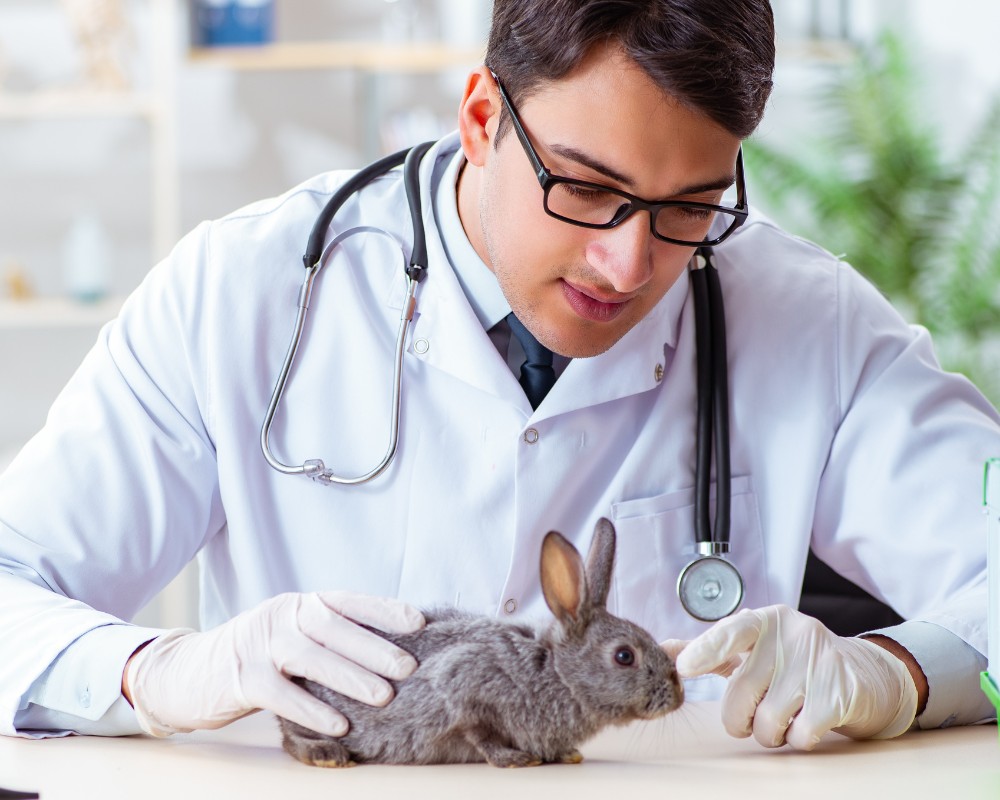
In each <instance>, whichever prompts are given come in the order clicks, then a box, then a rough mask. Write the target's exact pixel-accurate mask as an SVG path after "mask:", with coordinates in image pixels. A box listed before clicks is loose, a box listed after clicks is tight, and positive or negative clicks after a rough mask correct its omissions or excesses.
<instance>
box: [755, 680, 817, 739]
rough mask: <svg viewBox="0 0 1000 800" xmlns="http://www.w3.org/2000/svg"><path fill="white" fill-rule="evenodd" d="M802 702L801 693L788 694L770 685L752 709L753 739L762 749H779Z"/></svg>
mask: <svg viewBox="0 0 1000 800" xmlns="http://www.w3.org/2000/svg"><path fill="white" fill-rule="evenodd" d="M804 702H805V697H804V696H803V694H802V693H801V692H795V693H791V694H789V693H787V692H785V691H782V687H777V686H774V685H772V686H771V687H770V688H769V689H768V691H767V693H766V694H765V695H764V697H763V698H762V699H761V701H760V702H759V703H757V707H756V709H754V713H753V721H752V723H751V725H752V728H753V738H754V739H756V740H757V741H758V742H759V743H760V744H762V745H763V746H764V747H781V746H782V745H783V744H785V742H786V740H787V736H788V732H789V729H790V726H794V725H795V722H796V719H797V715H798V714H799V712H800V711H801V710H802V704H803V703H804Z"/></svg>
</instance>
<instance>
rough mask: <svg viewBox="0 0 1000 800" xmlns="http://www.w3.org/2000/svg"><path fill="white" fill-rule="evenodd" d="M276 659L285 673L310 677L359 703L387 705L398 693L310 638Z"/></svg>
mask: <svg viewBox="0 0 1000 800" xmlns="http://www.w3.org/2000/svg"><path fill="white" fill-rule="evenodd" d="M273 658H274V665H275V666H276V667H278V669H279V670H281V672H282V673H283V674H285V675H294V676H297V677H300V678H308V679H309V680H311V681H315V682H316V683H319V684H322V685H323V686H326V687H327V688H329V689H333V691H335V692H339V693H340V694H342V695H345V696H346V697H350V698H352V699H354V700H357V701H358V702H359V703H366V704H367V705H370V706H384V705H385V704H386V703H388V702H389V701H390V700H392V697H393V694H394V692H393V688H392V685H391V684H390V683H389V682H388V681H386V680H384V679H382V678H380V677H379V676H378V675H376V674H375V673H373V672H370V671H368V670H367V669H365V668H364V667H362V666H360V665H359V664H356V663H355V662H353V661H351V660H350V659H347V658H344V656H342V655H340V654H339V653H335V652H333V651H332V650H328V649H327V648H325V647H323V646H322V645H320V644H317V643H316V642H314V641H312V640H311V639H309V638H307V637H302V642H301V643H300V644H299V645H298V646H297V647H295V648H294V649H292V650H290V651H289V652H286V653H282V654H280V655H279V654H278V653H274V654H273ZM272 674H273V673H272Z"/></svg>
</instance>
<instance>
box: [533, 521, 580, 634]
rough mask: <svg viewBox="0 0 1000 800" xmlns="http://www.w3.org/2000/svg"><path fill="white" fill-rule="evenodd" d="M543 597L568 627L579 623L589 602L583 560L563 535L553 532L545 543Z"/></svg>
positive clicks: (564, 625) (543, 552)
mask: <svg viewBox="0 0 1000 800" xmlns="http://www.w3.org/2000/svg"><path fill="white" fill-rule="evenodd" d="M541 574H542V594H543V595H544V596H545V602H546V603H547V604H548V606H549V608H550V609H551V610H552V613H553V614H555V617H556V619H557V620H559V622H560V623H562V625H563V627H564V628H568V627H571V626H573V625H576V624H578V623H579V622H580V621H581V619H582V617H581V614H582V611H583V609H584V606H585V604H586V602H587V579H586V576H585V574H584V569H583V559H581V558H580V554H579V553H578V552H577V550H576V548H575V547H573V545H571V544H570V543H569V542H568V541H566V539H565V538H563V536H562V534H559V533H557V532H556V531H549V532H548V533H547V534H545V541H544V542H542V561H541Z"/></svg>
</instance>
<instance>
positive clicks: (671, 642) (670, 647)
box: [660, 639, 691, 661]
mask: <svg viewBox="0 0 1000 800" xmlns="http://www.w3.org/2000/svg"><path fill="white" fill-rule="evenodd" d="M690 642H691V640H690V639H665V640H664V641H662V642H660V649H661V650H662V651H663V652H664V653H666V654H667V655H668V656H670V657H671V658H672V659H674V661H676V660H677V656H679V655H680V654H681V651H682V650H683V649H684V648H685V647H687V646H688V644H690Z"/></svg>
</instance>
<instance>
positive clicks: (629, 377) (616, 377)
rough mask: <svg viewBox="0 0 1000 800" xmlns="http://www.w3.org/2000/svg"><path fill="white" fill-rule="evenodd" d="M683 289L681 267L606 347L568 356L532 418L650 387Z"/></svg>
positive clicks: (665, 361)
mask: <svg viewBox="0 0 1000 800" xmlns="http://www.w3.org/2000/svg"><path fill="white" fill-rule="evenodd" d="M687 295H688V272H687V270H684V272H682V273H681V275H680V277H679V278H678V279H677V281H676V282H675V283H674V285H673V286H672V287H671V288H670V290H669V291H668V292H667V293H666V295H664V297H663V299H661V300H660V302H659V303H657V305H656V306H654V308H653V309H652V310H651V311H650V312H649V314H647V315H646V317H645V318H644V319H643V320H642V321H641V322H639V324H638V325H636V326H635V327H634V328H632V330H630V331H629V332H628V333H627V334H625V336H623V337H622V338H621V339H620V340H619V341H618V342H617V343H616V344H615V345H614V346H613V347H612V348H611V349H610V350H608V351H607V352H605V353H601V354H600V355H598V356H594V357H592V358H575V359H573V360H572V361H571V362H570V363H569V365H568V366H567V367H566V371H565V372H563V374H562V375H561V376H560V377H559V380H557V381H556V384H555V386H553V387H552V390H551V391H550V392H549V394H548V395H546V397H545V399H544V400H543V401H542V403H541V405H539V406H538V408H537V409H536V410H535V414H534V419H536V420H541V419H545V418H547V417H554V416H557V415H559V414H565V413H568V412H571V411H575V410H577V409H580V408H586V407H588V406H596V405H599V404H601V403H608V402H611V401H612V400H618V399H619V398H622V397H628V396H630V395H634V394H639V393H641V392H647V391H650V390H651V389H655V388H656V387H657V386H658V385H659V384H660V382H661V381H662V379H663V376H664V375H665V374H666V372H667V370H668V369H669V367H670V361H671V359H672V358H673V353H674V349H675V348H676V345H677V336H678V330H679V328H680V320H681V313H682V311H683V308H684V304H685V302H686V300H687Z"/></svg>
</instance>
